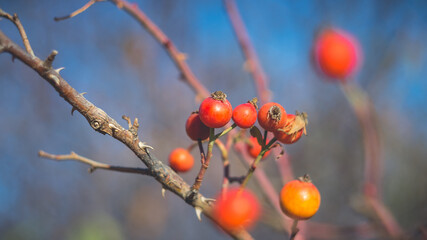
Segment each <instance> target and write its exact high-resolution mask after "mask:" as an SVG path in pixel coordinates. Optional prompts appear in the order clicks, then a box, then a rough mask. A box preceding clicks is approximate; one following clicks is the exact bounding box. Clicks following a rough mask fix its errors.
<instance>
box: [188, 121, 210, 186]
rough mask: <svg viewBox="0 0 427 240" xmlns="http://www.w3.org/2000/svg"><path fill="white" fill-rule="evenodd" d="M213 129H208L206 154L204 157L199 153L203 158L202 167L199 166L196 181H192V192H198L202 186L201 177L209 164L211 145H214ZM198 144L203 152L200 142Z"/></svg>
mask: <svg viewBox="0 0 427 240" xmlns="http://www.w3.org/2000/svg"><path fill="white" fill-rule="evenodd" d="M215 139H216V138H215V129H214V128H210V129H209V143H208V151H207V153H206V155H204V154H202V152H201V153H200V154H201V155H204V156H205V157H203V156H202V166H200V171H199V174H197V177H196V180H195V181H194V184H193V186H192V187H191V188H192V189H193V190H196V191H199V189H200V186H201V185H202V181H203V177H204V176H205V173H206V170H207V169H208V167H209V162H210V160H211V157H212V148H213V145H214V143H215ZM198 142H199V148H201V151H202V150H203V146H202V143H201V141H198Z"/></svg>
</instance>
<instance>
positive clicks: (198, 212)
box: [194, 207, 203, 222]
mask: <svg viewBox="0 0 427 240" xmlns="http://www.w3.org/2000/svg"><path fill="white" fill-rule="evenodd" d="M194 210H196V215H197V219H199V221H200V222H201V221H202V211H203V210H202V209H201V208H200V207H195V208H194Z"/></svg>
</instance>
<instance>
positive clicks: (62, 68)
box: [55, 67, 65, 74]
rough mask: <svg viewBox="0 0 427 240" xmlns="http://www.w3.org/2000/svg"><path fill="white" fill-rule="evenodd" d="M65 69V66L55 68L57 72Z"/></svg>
mask: <svg viewBox="0 0 427 240" xmlns="http://www.w3.org/2000/svg"><path fill="white" fill-rule="evenodd" d="M64 69H65V68H64V67H60V68H58V69H55V72H56V73H58V74H59V72H60V71H62V70H64Z"/></svg>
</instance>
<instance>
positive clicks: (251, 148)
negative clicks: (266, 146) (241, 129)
mask: <svg viewBox="0 0 427 240" xmlns="http://www.w3.org/2000/svg"><path fill="white" fill-rule="evenodd" d="M248 141H249V143H247V144H246V150H247V151H248V153H249V155H250V156H251V157H253V158H256V157H258V155H259V153H260V152H261V150H262V147H261V145H259V143H258V140H257V139H256V137H250V138H249V139H248ZM269 154H270V150H268V151H267V152H266V153H265V154H264V156H263V157H262V159H264V158H266V157H267V156H268V155H269Z"/></svg>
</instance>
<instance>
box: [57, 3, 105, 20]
mask: <svg viewBox="0 0 427 240" xmlns="http://www.w3.org/2000/svg"><path fill="white" fill-rule="evenodd" d="M102 1H104V0H90V1H89V2H87V3H86V4H85V5H83V7H81V8H79V9H77V10H76V11H74V12H72V13H70V14H69V15H67V16H63V17H54V18H53V20H55V21H57V22H58V21H62V20H65V19H69V18H72V17H75V16H77V15H79V14H80V13H82V12H84V11H86V10H87V9H88V8H90V6H92V5H93V4H95V3H96V2H102Z"/></svg>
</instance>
